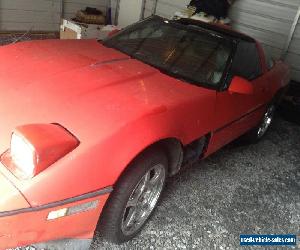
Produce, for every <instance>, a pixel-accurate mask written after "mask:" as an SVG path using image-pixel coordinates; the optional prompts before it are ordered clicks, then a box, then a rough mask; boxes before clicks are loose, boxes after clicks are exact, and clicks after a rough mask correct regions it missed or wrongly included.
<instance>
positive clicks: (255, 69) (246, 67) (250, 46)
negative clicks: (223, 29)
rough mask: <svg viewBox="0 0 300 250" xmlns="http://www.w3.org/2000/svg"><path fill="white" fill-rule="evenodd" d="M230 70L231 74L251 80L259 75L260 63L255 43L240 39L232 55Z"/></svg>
mask: <svg viewBox="0 0 300 250" xmlns="http://www.w3.org/2000/svg"><path fill="white" fill-rule="evenodd" d="M231 72H232V74H233V75H237V76H241V77H244V78H246V79H248V80H253V79H255V78H257V77H258V76H260V75H261V73H262V72H261V64H260V58H259V54H258V50H257V47H256V44H255V43H252V42H245V41H240V42H239V43H238V46H237V50H236V53H235V55H234V59H233V63H232V68H231Z"/></svg>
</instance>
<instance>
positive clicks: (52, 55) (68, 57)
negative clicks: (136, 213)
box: [0, 40, 289, 247]
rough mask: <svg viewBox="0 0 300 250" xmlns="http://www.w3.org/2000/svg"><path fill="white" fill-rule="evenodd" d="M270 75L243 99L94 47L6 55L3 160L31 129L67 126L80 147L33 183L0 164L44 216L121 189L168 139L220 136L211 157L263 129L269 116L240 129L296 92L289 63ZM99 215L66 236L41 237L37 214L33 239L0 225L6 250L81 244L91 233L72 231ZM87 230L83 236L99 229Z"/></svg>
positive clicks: (0, 64)
mask: <svg viewBox="0 0 300 250" xmlns="http://www.w3.org/2000/svg"><path fill="white" fill-rule="evenodd" d="M261 53H262V51H261ZM261 56H263V55H262V54H261ZM115 59H124V60H115ZM110 60H115V61H114V62H113V63H108V62H109V61H110ZM262 62H263V63H264V59H262ZM262 68H263V72H264V74H263V76H262V77H261V78H259V79H256V80H255V81H253V85H254V94H253V95H242V94H234V93H229V92H228V91H225V92H216V91H215V90H209V89H205V88H202V87H196V86H193V85H191V84H188V83H185V82H182V81H180V80H177V79H174V78H172V77H169V76H167V75H164V74H162V73H161V72H159V71H158V70H157V69H155V68H152V67H150V66H148V65H145V64H143V63H142V62H139V61H137V60H134V59H130V58H129V57H128V56H126V55H124V54H122V53H120V52H118V51H115V50H113V49H109V48H105V47H103V46H102V45H100V44H99V43H97V42H96V41H94V40H75V41H72V40H64V41H56V40H49V41H36V42H25V43H19V44H15V45H10V46H6V47H1V48H0V82H1V84H0V98H1V105H0V116H1V117H3V119H2V121H1V123H0V138H1V144H0V152H4V151H6V150H7V149H8V148H9V143H10V135H11V132H12V131H13V130H14V128H16V127H17V126H21V125H24V124H49V123H59V124H61V125H62V126H63V127H65V128H67V129H68V130H69V131H70V132H71V133H72V134H74V135H76V137H77V138H78V140H79V141H80V142H81V143H80V145H79V146H78V147H77V148H76V149H75V150H73V151H72V152H70V153H69V154H67V155H66V156H65V157H63V158H61V159H60V160H58V161H57V162H55V163H54V164H53V165H51V166H50V167H48V168H47V169H45V170H44V171H42V172H41V173H39V174H38V175H37V176H35V177H34V178H32V179H30V180H20V179H18V178H16V177H15V176H14V175H13V174H11V173H10V172H9V171H8V170H7V169H6V168H5V167H4V166H1V165H0V172H2V173H3V174H4V175H5V176H6V178H7V179H8V180H9V181H10V182H11V183H13V185H14V186H15V188H16V189H18V190H19V191H20V192H21V193H22V194H23V195H24V197H26V199H27V201H28V202H29V203H30V204H29V205H30V206H32V207H36V206H40V205H44V204H48V203H51V202H56V201H60V200H64V199H67V198H70V197H76V196H78V195H82V194H85V193H89V192H92V191H95V190H99V189H101V188H104V187H107V186H110V185H114V183H115V182H116V180H117V179H118V177H119V176H120V175H121V173H122V172H123V170H124V169H125V168H126V166H127V165H128V163H130V161H131V160H132V159H133V158H134V157H135V156H136V155H138V153H140V152H141V151H143V149H144V148H146V147H147V146H149V145H151V144H152V143H154V142H157V141H159V140H160V139H165V138H177V139H178V140H180V141H181V143H182V144H183V145H186V144H188V143H190V142H192V141H193V140H195V139H197V138H199V137H201V136H203V135H205V134H207V133H210V132H212V140H211V142H210V145H209V148H208V152H207V154H206V156H207V155H209V154H210V153H212V152H214V151H216V150H217V149H218V148H220V147H222V146H223V145H224V144H226V143H228V142H229V141H231V140H233V139H235V138H236V137H237V136H239V135H240V134H242V133H243V132H245V131H246V130H247V129H249V128H250V127H252V126H254V125H256V124H257V123H258V121H259V120H260V119H261V115H262V112H263V109H258V110H257V111H256V112H254V113H251V115H249V116H245V117H244V118H243V119H242V120H239V121H238V122H234V121H235V120H237V119H239V118H240V117H241V116H244V115H245V114H247V113H248V112H251V111H253V110H255V109H256V108H258V107H260V106H261V105H264V104H266V103H268V102H269V101H270V100H271V98H272V97H273V95H274V94H275V93H276V91H277V90H278V89H279V88H280V87H282V86H284V85H286V84H287V83H288V80H289V74H288V69H287V66H286V65H284V64H283V63H277V64H276V66H275V68H274V69H273V70H271V71H269V72H266V67H265V65H264V64H262ZM229 123H231V125H230V126H227V127H226V129H223V130H220V132H218V129H219V128H221V127H223V126H225V125H226V124H229ZM216 130H217V132H215V131H216ZM16 199H18V198H16ZM18 202H20V201H18ZM103 202H105V201H103ZM18 204H20V206H24V207H25V206H26V204H23V205H22V203H18ZM1 211H3V207H0V212H1ZM95 213H96V212H95ZM99 215H100V210H99V211H97V214H93V215H91V216H90V217H89V216H87V215H82V216H83V217H81V216H78V219H75V217H74V220H73V218H68V219H67V220H68V223H66V225H67V227H65V226H62V224H59V223H58V225H56V224H55V223H54V224H55V225H53V226H49V225H50V224H49V225H48V224H47V225H48V226H46V228H47V231H42V233H38V234H35V233H34V230H35V228H37V231H39V230H44V229H41V228H42V227H44V226H45V222H44V221H43V222H41V219H42V217H43V218H44V216H45V214H41V213H33V214H31V216H30V219H31V220H29V219H28V221H27V222H28V224H30V223H31V224H30V225H28V226H29V227H30V230H29V232H31V233H29V235H27V236H26V234H25V236H21V235H22V234H23V233H25V231H24V230H23V229H22V227H21V225H20V224H18V221H19V222H20V221H22V220H23V219H25V217H26V215H19V216H18V217H11V218H0V225H3V224H2V222H3V223H4V222H5V223H6V225H11V227H7V228H10V230H11V231H10V230H9V229H7V230H8V231H5V233H6V234H9V235H11V234H13V233H15V234H16V235H15V237H14V238H7V237H6V238H3V239H1V241H0V242H2V246H4V247H5V246H13V245H14V243H15V246H16V245H18V244H26V243H28V244H29V243H31V242H32V241H44V240H46V239H52V238H53V239H56V238H62V237H63V236H68V237H69V236H75V235H76V232H77V233H78V234H81V233H83V232H80V233H79V231H76V228H77V227H76V226H74V223H78V224H80V221H82V222H83V221H85V220H86V219H87V222H89V223H90V222H91V223H92V221H93V220H96V217H97V216H98V217H99ZM86 216H87V217H88V218H87V217H86ZM26 218H27V217H26ZM87 222H84V224H83V226H82V228H81V229H82V230H81V231H84V228H86V229H87V230H86V231H90V230H92V229H93V228H94V224H93V225H92V226H91V227H90V225H88V223H87ZM12 225H13V226H12ZM1 230H2V231H3V230H4V228H3V227H1ZM64 234H67V235H64ZM0 235H1V231H0ZM19 239H20V240H19ZM5 243H7V245H5Z"/></svg>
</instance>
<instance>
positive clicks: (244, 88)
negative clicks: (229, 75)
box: [228, 76, 254, 95]
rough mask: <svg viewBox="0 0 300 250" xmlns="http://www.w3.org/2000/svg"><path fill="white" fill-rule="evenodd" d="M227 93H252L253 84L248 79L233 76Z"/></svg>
mask: <svg viewBox="0 0 300 250" xmlns="http://www.w3.org/2000/svg"><path fill="white" fill-rule="evenodd" d="M228 91H229V93H237V94H245V95H252V94H253V93H254V89H253V84H252V83H251V82H249V81H248V80H246V79H244V78H242V77H239V76H234V77H233V79H232V81H231V84H230V86H229V89H228Z"/></svg>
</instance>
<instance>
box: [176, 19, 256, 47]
mask: <svg viewBox="0 0 300 250" xmlns="http://www.w3.org/2000/svg"><path fill="white" fill-rule="evenodd" d="M174 22H175V23H180V24H183V25H193V26H198V27H200V28H204V29H208V30H212V31H215V32H218V33H220V34H223V35H227V36H230V37H232V38H236V39H241V40H244V41H248V42H255V39H253V38H252V37H250V36H247V35H245V34H242V33H240V32H238V31H235V30H233V29H231V28H230V27H229V28H226V27H222V26H221V25H217V24H210V23H205V22H202V21H198V20H193V19H189V18H181V19H179V20H175V21H174Z"/></svg>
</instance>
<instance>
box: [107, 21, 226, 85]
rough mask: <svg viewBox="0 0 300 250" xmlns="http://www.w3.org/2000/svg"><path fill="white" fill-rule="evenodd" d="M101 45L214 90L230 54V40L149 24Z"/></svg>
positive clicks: (125, 32)
mask: <svg viewBox="0 0 300 250" xmlns="http://www.w3.org/2000/svg"><path fill="white" fill-rule="evenodd" d="M105 45H108V46H109V47H114V48H116V49H118V50H120V51H122V52H124V53H126V54H128V55H130V56H132V57H134V58H137V59H139V60H141V61H143V62H145V63H148V64H150V65H152V66H154V67H157V68H159V69H160V70H163V72H165V73H167V74H170V75H172V76H175V77H177V78H180V79H183V80H186V81H190V82H193V83H199V84H200V85H201V84H204V85H209V86H211V87H216V86H217V85H218V84H219V83H220V81H221V79H222V76H223V73H224V71H225V67H226V65H227V61H228V58H229V56H230V54H231V51H232V41H231V40H228V39H225V38H223V37H221V36H217V35H212V34H211V33H210V32H209V31H198V30H194V29H191V30H190V29H182V28H180V27H178V25H173V24H170V23H165V22H158V21H151V22H146V23H144V24H143V25H140V26H139V25H137V27H136V28H131V29H129V30H128V31H126V30H125V31H123V32H121V33H120V34H118V35H116V36H115V37H113V38H112V39H109V40H107V41H106V42H105Z"/></svg>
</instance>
